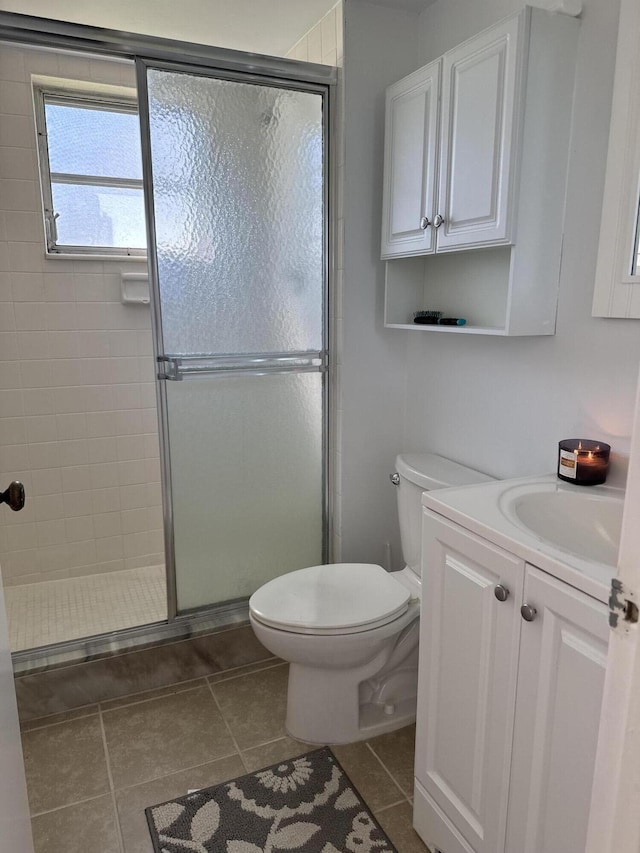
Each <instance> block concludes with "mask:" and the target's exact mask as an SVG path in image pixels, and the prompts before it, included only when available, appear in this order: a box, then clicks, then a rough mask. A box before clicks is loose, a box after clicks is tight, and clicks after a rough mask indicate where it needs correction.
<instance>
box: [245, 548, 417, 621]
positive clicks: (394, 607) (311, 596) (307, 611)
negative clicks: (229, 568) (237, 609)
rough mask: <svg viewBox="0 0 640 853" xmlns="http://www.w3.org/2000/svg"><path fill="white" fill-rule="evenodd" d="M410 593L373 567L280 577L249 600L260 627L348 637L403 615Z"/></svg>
mask: <svg viewBox="0 0 640 853" xmlns="http://www.w3.org/2000/svg"><path fill="white" fill-rule="evenodd" d="M409 599H410V592H409V590H408V589H406V588H405V587H404V586H402V584H400V583H398V581H396V580H394V579H393V577H391V576H390V575H389V573H388V572H386V571H385V570H384V569H383V568H382V566H375V565H373V564H370V563H333V564H331V565H326V566H311V567H310V568H308V569H300V570H299V571H296V572H290V573H289V574H286V575H281V576H280V577H278V578H274V580H272V581H269V582H268V583H266V584H265V585H264V586H262V587H260V589H259V590H258V591H257V592H254V594H253V595H252V596H251V598H250V600H249V608H250V610H251V614H252V615H253V617H254V618H255V619H257V620H258V621H259V622H262V623H263V624H265V625H270V626H271V627H273V628H280V629H281V630H283V631H292V632H294V633H299V634H331V633H335V634H340V633H342V634H344V633H352V632H355V631H358V630H369V629H371V628H375V627H378V626H379V625H385V624H386V623H387V622H391V621H392V620H393V619H396V618H397V617H398V616H400V615H402V614H403V613H404V612H405V611H406V609H407V607H408V604H409Z"/></svg>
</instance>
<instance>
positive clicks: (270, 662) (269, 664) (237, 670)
mask: <svg viewBox="0 0 640 853" xmlns="http://www.w3.org/2000/svg"><path fill="white" fill-rule="evenodd" d="M264 662H265V664H266V665H265V666H264V667H260V668H259V669H255V670H251V672H241V670H243V669H244V668H245V667H247V668H248V667H251V666H257V665H258V664H260V663H261V661H255V663H247V664H243V665H242V666H239V667H232V668H231V669H229V670H221V671H220V672H219V673H210V674H209V675H199V676H198V677H197V678H189V679H187V681H172V682H171V684H165V685H162V686H159V687H150V688H149V689H148V690H138V691H136V692H135V693H128V694H125V695H124V696H114V697H113V698H112V699H102V700H98V701H97V702H91V703H89V704H87V705H79V706H78V707H77V708H69V709H67V710H66V711H56V712H55V714H49V715H47V716H45V717H34V718H33V719H32V720H25V721H24V724H28V723H31V722H35V721H40V720H42V722H38V725H36V726H32V727H31V728H28V729H27V728H21V731H23V732H27V731H36V730H38V729H44V728H48V727H49V726H57V725H61V724H62V723H68V722H70V720H57V721H56V722H53V723H47V722H46V720H47V719H48V717H49V716H51V717H55V716H57V715H58V714H68V713H72V712H75V711H80V710H81V709H82V708H94V707H95V709H96V710H94V711H87V713H86V714H79V715H78V717H73V718H72V719H80V718H81V717H92V716H93V715H94V714H97V713H98V706H100V707H102V706H103V705H105V704H106V703H107V702H116V701H119V700H120V699H122V700H123V704H122V705H114V707H113V708H102V710H103V711H114V710H116V709H117V708H125V707H128V706H129V705H137V704H139V703H140V702H147V701H150V700H151V699H161V698H162V697H161V696H149V697H147V699H141V698H135V697H141V696H143V695H144V694H145V693H152V692H153V691H154V690H169V691H170V690H171V689H172V688H173V687H180V686H181V685H184V688H185V689H184V691H179V692H186V691H187V690H195V689H196V688H197V687H198V685H197V684H196V683H195V682H202V681H206V682H207V684H209V683H210V682H209V679H210V678H216V681H215V682H213V683H214V684H219V683H221V682H224V681H232V680H234V679H236V678H242V677H244V676H245V675H251V674H252V673H253V672H263V671H264V670H266V669H275V668H276V667H278V666H284V665H285V664H286V661H276V662H274V658H267V659H266V660H265V661H264ZM225 672H228V673H230V674H229V675H228V676H225V677H222V678H217V676H218V675H224V673H225ZM231 673H233V674H231ZM189 684H191V685H193V686H192V687H187V685H189ZM200 686H203V685H200ZM176 692H178V691H176ZM128 698H131V700H132V701H131V702H127V701H125V700H127V699H128Z"/></svg>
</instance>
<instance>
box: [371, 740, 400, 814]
mask: <svg viewBox="0 0 640 853" xmlns="http://www.w3.org/2000/svg"><path fill="white" fill-rule="evenodd" d="M365 743H366V745H367V747H368V749H369V750H370V751H371V753H372V754H373V756H374V757H375V759H376V760H377V761H378V763H379V764H380V766H381V767H382V769H383V770H384V771H385V773H387V775H388V776H390V777H391V781H392V782H393V784H394V785H395V786H396V788H397V789H398V790H399V791H400V793H401V794H402V796H403V797H404V799H405V800H406V801H408V800H409V797H408V796H407V795H406V793H405V792H404V790H403V789H402V788H401V787H400V785H399V784H398V782H397V781H396V777H395V776H394V775H393V773H392V772H391V771H390V770H389V768H388V767H387V765H386V764H385V763H384V761H383V760H382V759H381V758H380V756H379V755H378V753H377V752H376V751H375V749H374V748H373V747H372V746H371V744H370V743H369V742H368V741H365Z"/></svg>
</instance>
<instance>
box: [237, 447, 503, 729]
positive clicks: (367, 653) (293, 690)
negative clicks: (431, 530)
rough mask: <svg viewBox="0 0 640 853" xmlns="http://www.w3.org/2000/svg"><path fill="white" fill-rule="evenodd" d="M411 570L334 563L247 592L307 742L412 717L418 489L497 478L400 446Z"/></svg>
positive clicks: (401, 504) (292, 718) (291, 722)
mask: <svg viewBox="0 0 640 853" xmlns="http://www.w3.org/2000/svg"><path fill="white" fill-rule="evenodd" d="M396 470H397V473H396V474H393V475H392V477H391V480H392V482H393V483H394V484H395V485H396V486H397V488H398V495H397V496H398V514H399V519H400V537H401V542H402V553H403V558H404V561H405V564H406V565H405V568H404V569H402V570H401V571H399V572H387V571H386V570H385V569H383V568H382V566H377V565H373V564H371V563H333V564H328V565H323V566H311V567H309V568H305V569H300V570H298V571H294V572H290V573H288V574H285V575H282V576H280V577H278V578H275V579H274V580H271V581H269V582H268V583H266V584H265V585H264V586H262V587H260V589H258V590H257V591H256V592H255V593H254V594H253V595H252V596H251V599H250V600H249V618H250V620H251V625H252V627H253V630H254V632H255V634H256V636H257V638H258V639H259V640H260V642H261V643H262V644H263V645H264V646H265V647H266V648H267V649H268V650H269V651H270V652H271V653H272V654H274V655H277V656H278V657H281V658H282V659H283V660H285V661H289V663H290V667H289V688H288V695H287V719H286V728H287V731H288V733H289V735H291V737H293V738H296V740H301V741H304V742H305V743H314V744H316V743H317V744H329V743H332V744H339V743H352V742H354V741H358V740H364V739H366V738H371V737H374V736H376V735H379V734H382V733H384V732H388V731H393V730H394V729H397V728H400V727H401V726H405V725H408V724H409V723H411V722H413V720H415V715H416V693H417V681H418V678H417V675H418V636H419V617H420V598H421V570H420V545H421V527H422V504H421V497H422V492H424V491H429V490H432V489H442V488H446V487H448V486H463V485H470V484H472V483H481V482H485V481H487V480H490V479H491V477H488V476H486V475H485V474H481V473H479V472H478V471H474V470H472V469H470V468H466V467H465V466H463V465H459V464H458V463H457V462H453V461H451V460H450V459H445V458H443V457H442V456H437V455H435V454H433V453H410V454H401V455H399V456H398V457H397V458H396Z"/></svg>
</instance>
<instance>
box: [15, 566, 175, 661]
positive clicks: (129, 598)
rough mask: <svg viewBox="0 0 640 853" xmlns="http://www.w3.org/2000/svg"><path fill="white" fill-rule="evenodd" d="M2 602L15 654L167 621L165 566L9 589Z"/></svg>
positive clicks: (146, 567)
mask: <svg viewBox="0 0 640 853" xmlns="http://www.w3.org/2000/svg"><path fill="white" fill-rule="evenodd" d="M5 599H6V607H7V615H8V619H9V638H10V643H11V650H12V651H14V652H17V651H20V650H22V649H32V648H37V647H38V646H48V645H51V644H53V643H62V642H65V641H67V640H75V639H79V638H81V637H90V636H93V635H95V634H106V633H109V632H111V631H120V630H122V629H123V628H133V627H135V626H137V625H148V624H150V623H151V622H160V621H162V620H163V619H166V618H167V593H166V580H165V569H164V566H145V567H143V568H139V569H126V570H124V571H120V572H105V573H103V574H95V575H87V576H85V577H78V578H69V579H67V580H56V581H43V582H41V583H33V584H22V585H19V586H11V587H7V588H6V589H5Z"/></svg>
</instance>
